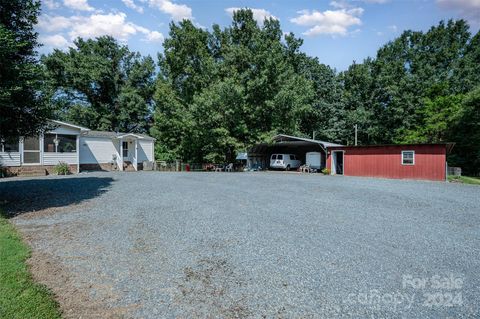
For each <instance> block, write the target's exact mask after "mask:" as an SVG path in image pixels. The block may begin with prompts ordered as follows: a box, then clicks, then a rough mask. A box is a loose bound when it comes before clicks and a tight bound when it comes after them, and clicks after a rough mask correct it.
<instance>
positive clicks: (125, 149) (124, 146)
mask: <svg viewBox="0 0 480 319" xmlns="http://www.w3.org/2000/svg"><path fill="white" fill-rule="evenodd" d="M122 152H123V157H128V142H122Z"/></svg>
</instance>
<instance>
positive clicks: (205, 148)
mask: <svg viewBox="0 0 480 319" xmlns="http://www.w3.org/2000/svg"><path fill="white" fill-rule="evenodd" d="M14 2H17V1H12V2H8V3H14ZM26 2H31V3H33V4H34V3H35V1H33V0H32V1H18V3H23V4H24V3H26ZM37 9H38V8H37ZM29 10H35V8H33V9H32V8H29ZM0 11H2V12H3V9H2V10H0ZM30 16H31V15H30ZM0 19H1V20H0V23H2V24H4V23H5V20H4V17H3V15H2V16H0ZM31 21H32V22H31V23H35V22H36V21H35V18H34V17H33V18H32V19H31ZM2 28H3V26H2ZM6 29H7V28H6ZM0 31H1V32H3V31H2V29H0ZM9 32H10V31H9ZM30 33H31V34H32V37H31V40H32V42H31V43H33V44H32V45H31V47H32V48H33V47H35V41H36V34H34V32H33V31H32V30H30ZM13 34H14V33H13ZM0 35H1V34H0ZM2 36H3V35H2ZM1 41H2V45H3V41H4V40H3V38H2V39H1ZM9 43H10V42H9ZM15 45H16V43H14V42H12V43H11V46H12V48H13V49H12V50H15ZM301 46H302V40H301V39H299V38H296V37H295V36H294V35H293V34H289V35H284V34H283V32H282V30H281V27H280V24H279V22H278V21H277V20H273V19H267V20H265V21H264V23H263V24H262V25H259V24H257V23H256V21H255V20H254V19H253V15H252V12H251V11H249V10H241V11H237V12H235V13H234V15H233V21H232V24H231V25H230V26H228V27H226V28H223V29H222V28H220V27H219V26H218V25H213V27H212V28H211V30H205V29H202V28H198V27H196V26H195V25H194V24H192V22H190V21H188V20H185V21H183V22H180V23H177V24H175V23H172V24H171V25H170V32H169V37H168V38H167V39H166V40H165V41H164V44H163V47H164V48H163V53H162V54H159V56H158V64H155V62H154V60H153V59H152V58H151V57H144V56H141V55H140V54H139V53H137V52H132V51H130V50H129V48H128V47H127V46H125V45H122V44H120V43H118V42H117V41H116V40H115V39H113V38H111V37H107V36H105V37H100V38H97V39H95V40H83V39H78V40H77V41H76V42H75V47H73V48H70V49H69V50H68V51H65V52H64V51H60V50H55V51H54V52H52V53H51V54H49V55H46V56H43V57H42V58H41V59H40V61H39V62H38V63H37V64H35V65H34V66H35V68H36V69H34V70H35V71H32V72H33V73H34V74H35V75H36V78H37V79H40V81H35V82H32V83H35V84H36V85H37V84H38V82H40V83H41V85H40V86H38V85H37V86H36V87H35V88H36V89H35V92H36V93H35V101H36V103H37V104H38V107H37V108H36V109H38V110H42V111H41V112H39V116H38V117H39V118H45V117H46V114H49V116H54V117H56V118H59V119H63V120H67V121H70V122H74V123H77V124H79V125H84V126H87V127H90V128H92V129H99V130H115V131H127V132H145V133H150V134H151V135H152V136H154V137H155V138H157V145H156V157H157V158H159V159H174V158H178V157H179V158H182V159H184V160H187V161H195V162H204V161H207V162H221V161H230V160H231V159H232V158H234V156H235V154H236V152H238V151H243V150H246V149H248V148H249V146H251V145H253V144H255V143H258V142H264V141H268V140H269V139H270V138H271V137H272V136H273V135H275V134H277V133H285V134H292V135H299V136H307V137H311V136H312V134H313V132H315V134H316V138H318V139H324V140H327V141H332V142H338V143H342V144H352V143H353V139H354V129H353V126H354V125H355V124H357V125H358V128H359V131H358V140H359V143H360V144H379V143H383V144H385V143H417V142H418V143H435V142H455V143H456V146H455V148H454V153H453V154H452V155H451V156H450V157H449V164H450V165H458V166H462V167H463V168H464V170H465V171H466V172H467V173H470V174H478V173H480V34H479V33H477V34H476V35H472V34H471V33H470V32H469V26H468V24H467V23H466V22H465V21H463V20H458V21H448V22H446V23H445V22H440V23H439V24H438V25H437V26H435V27H432V28H431V29H430V30H428V31H427V32H414V31H405V32H403V33H402V34H401V35H400V36H399V37H398V38H396V39H395V40H394V41H391V42H389V43H387V44H386V45H385V46H383V47H382V48H380V49H379V50H378V52H377V55H376V57H374V58H368V59H366V60H364V61H363V62H362V63H353V64H352V65H351V66H350V67H349V68H348V69H347V70H346V71H344V72H336V70H334V69H332V68H330V67H329V66H327V65H324V64H322V63H320V62H319V61H318V59H317V58H313V57H309V56H307V55H306V54H305V53H303V52H302V51H301ZM325 49H328V48H325ZM0 54H2V62H1V64H0V67H1V68H2V70H0V71H3V70H4V68H8V67H13V66H12V65H10V66H9V65H8V63H4V62H3V61H4V60H3V58H4V55H3V54H4V53H3V51H0ZM32 54H33V53H32ZM27 55H28V54H27ZM5 61H6V60H5ZM28 62H32V61H31V59H29V60H28ZM15 63H16V62H15ZM12 74H13V73H12ZM0 76H1V77H2V78H0V80H1V81H3V75H0ZM12 77H13V76H12ZM16 80H17V87H18V86H19V85H18V83H21V82H18V81H19V79H18V78H17V79H16ZM9 83H11V79H10V82H9ZM3 86H4V85H3V83H2V96H1V98H2V99H1V100H0V102H1V103H2V108H4V105H5V106H6V105H7V104H6V102H5V101H8V99H4V94H3ZM20 101H21V102H23V103H24V102H25V101H28V99H25V95H23V98H22V99H20V100H16V104H15V105H21V103H19V102H20ZM45 110H47V111H45ZM4 113H5V114H7V113H8V112H4V110H2V116H3V114H4ZM52 113H53V115H52ZM12 123H13V122H12V121H10V122H9V123H7V121H4V120H3V119H2V122H1V123H0V124H1V125H2V131H1V133H2V134H3V135H2V134H0V135H2V136H8V134H5V133H4V132H7V130H6V129H5V128H6V127H7V124H8V125H10V126H11V127H13V124H12ZM32 127H34V126H32ZM11 131H12V132H14V131H15V130H11ZM21 133H24V132H21ZM10 134H14V133H10ZM17 134H19V132H17Z"/></svg>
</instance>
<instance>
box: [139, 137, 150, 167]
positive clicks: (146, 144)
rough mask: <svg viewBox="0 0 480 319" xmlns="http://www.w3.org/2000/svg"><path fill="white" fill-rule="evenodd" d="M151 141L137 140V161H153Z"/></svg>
mask: <svg viewBox="0 0 480 319" xmlns="http://www.w3.org/2000/svg"><path fill="white" fill-rule="evenodd" d="M152 156H153V141H152V140H148V141H142V140H139V141H138V163H143V161H153V157H152Z"/></svg>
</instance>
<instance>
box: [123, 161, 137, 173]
mask: <svg viewBox="0 0 480 319" xmlns="http://www.w3.org/2000/svg"><path fill="white" fill-rule="evenodd" d="M123 170H124V171H125V172H135V167H133V164H132V162H128V161H126V162H123Z"/></svg>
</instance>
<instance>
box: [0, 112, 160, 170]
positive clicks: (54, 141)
mask: <svg viewBox="0 0 480 319" xmlns="http://www.w3.org/2000/svg"><path fill="white" fill-rule="evenodd" d="M52 124H53V127H54V128H53V129H51V130H49V131H46V132H44V133H42V134H40V135H39V136H35V137H28V138H20V139H18V140H14V141H2V142H1V143H0V166H1V167H3V169H4V170H6V171H7V174H10V175H17V174H22V173H26V174H28V173H37V174H46V173H51V172H52V171H53V168H54V167H55V166H56V165H57V164H58V163H60V162H62V163H66V164H68V165H69V168H70V171H71V172H72V173H76V172H80V171H82V170H108V171H111V170H119V171H123V170H130V171H136V170H139V169H142V168H143V165H142V164H143V162H144V161H153V160H154V142H155V140H154V139H153V138H152V137H150V136H147V135H144V134H137V133H116V132H107V131H92V130H90V129H88V128H84V127H81V126H78V125H73V124H70V123H65V122H60V121H52Z"/></svg>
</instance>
